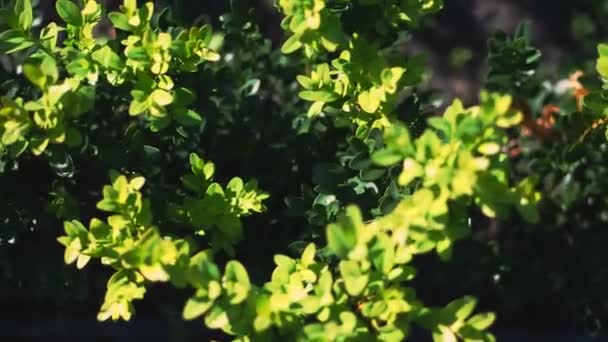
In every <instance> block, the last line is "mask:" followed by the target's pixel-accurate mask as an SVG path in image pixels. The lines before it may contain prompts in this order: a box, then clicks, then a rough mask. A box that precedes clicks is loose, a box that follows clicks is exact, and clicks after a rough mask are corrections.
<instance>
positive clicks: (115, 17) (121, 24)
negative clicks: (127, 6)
mask: <svg viewBox="0 0 608 342" xmlns="http://www.w3.org/2000/svg"><path fill="white" fill-rule="evenodd" d="M108 18H109V19H110V21H111V22H112V25H114V27H116V28H117V29H119V30H123V31H127V32H131V30H132V28H131V25H129V19H128V18H127V16H126V15H124V14H123V13H120V12H111V13H110V14H108Z"/></svg>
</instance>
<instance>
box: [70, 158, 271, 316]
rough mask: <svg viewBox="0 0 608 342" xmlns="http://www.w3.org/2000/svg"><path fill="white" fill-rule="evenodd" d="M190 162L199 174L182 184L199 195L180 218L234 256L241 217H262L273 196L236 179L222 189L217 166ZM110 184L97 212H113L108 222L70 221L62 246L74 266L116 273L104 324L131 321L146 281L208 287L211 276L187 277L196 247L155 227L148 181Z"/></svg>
mask: <svg viewBox="0 0 608 342" xmlns="http://www.w3.org/2000/svg"><path fill="white" fill-rule="evenodd" d="M190 163H191V168H192V172H193V174H192V175H188V176H184V177H183V178H182V181H183V183H184V185H185V186H186V187H187V188H188V189H189V190H190V191H192V192H194V193H195V194H196V197H190V196H186V197H184V199H183V204H176V205H175V206H174V208H173V211H174V212H175V213H176V214H175V218H176V219H177V220H179V221H181V222H182V223H183V224H185V225H187V226H189V227H190V228H191V229H192V230H193V231H194V232H193V233H195V234H197V235H209V238H208V240H209V241H208V244H209V245H210V247H212V248H213V249H225V250H227V251H229V252H232V251H233V249H232V248H233V247H232V246H233V245H234V244H235V243H236V242H237V241H238V240H239V239H240V238H241V234H242V232H241V230H242V228H241V222H240V217H242V216H246V215H249V214H251V213H253V212H261V211H263V210H264V209H265V208H264V205H263V204H262V201H263V200H264V199H265V198H267V197H268V195H267V194H265V193H263V192H261V191H259V190H257V188H256V185H255V182H248V183H247V184H243V181H242V180H241V179H240V178H238V177H237V178H233V179H232V180H231V181H230V182H229V183H228V185H227V186H226V190H224V189H223V188H222V186H221V185H220V184H218V183H214V182H212V181H213V174H214V166H213V163H210V162H208V163H205V162H204V161H203V160H202V159H200V157H198V156H197V155H196V154H192V155H191V156H190ZM110 178H111V181H112V184H111V185H108V186H105V187H104V189H103V196H104V197H103V199H102V200H101V201H100V202H99V203H97V208H98V209H99V210H101V211H104V212H107V213H110V214H111V215H110V216H108V217H107V219H106V222H104V221H102V220H100V219H97V218H93V219H92V220H91V222H90V224H89V228H88V229H87V228H86V227H85V226H84V225H83V224H82V223H80V222H79V221H77V220H72V221H66V222H65V224H64V228H65V233H66V235H65V236H62V237H60V238H59V242H60V243H61V244H63V245H64V246H65V247H66V249H65V255H64V259H65V262H66V263H67V264H71V263H73V262H76V266H77V267H78V268H79V269H80V268H83V267H84V266H86V264H87V263H88V262H89V260H90V259H91V258H96V259H100V260H101V262H102V263H103V264H104V265H108V266H110V267H112V268H114V270H115V273H114V275H113V276H112V277H111V278H110V280H109V281H108V291H107V293H106V298H105V301H104V304H103V306H102V308H101V311H100V313H99V316H98V318H99V319H100V320H106V319H108V318H110V317H111V318H112V319H114V320H116V319H118V318H123V319H126V320H128V319H130V318H131V315H132V312H133V306H132V304H131V302H132V301H133V300H135V299H142V298H143V295H144V293H145V288H144V286H143V283H144V281H146V280H147V281H151V282H155V281H168V280H171V281H172V283H173V284H174V285H175V286H177V287H183V286H184V285H185V284H186V283H187V282H188V281H194V282H200V281H205V280H204V279H206V275H205V274H190V273H189V272H190V271H189V267H190V266H189V265H190V263H191V262H192V260H197V258H196V257H193V256H192V255H191V254H192V251H193V250H194V248H195V245H194V244H193V242H192V241H188V240H185V239H180V238H176V237H171V236H163V235H161V233H162V232H161V231H160V230H159V229H158V228H157V227H155V226H154V225H153V217H152V213H153V211H152V208H151V205H150V201H149V200H148V199H145V198H143V196H142V194H141V192H140V189H141V188H142V187H143V186H144V183H145V178H144V177H141V176H136V177H132V178H131V179H127V177H126V176H124V175H120V174H118V173H112V174H111V175H110ZM191 259H192V260H191ZM235 263H236V261H235ZM239 267H240V268H242V266H240V265H239ZM199 277H201V278H202V279H199Z"/></svg>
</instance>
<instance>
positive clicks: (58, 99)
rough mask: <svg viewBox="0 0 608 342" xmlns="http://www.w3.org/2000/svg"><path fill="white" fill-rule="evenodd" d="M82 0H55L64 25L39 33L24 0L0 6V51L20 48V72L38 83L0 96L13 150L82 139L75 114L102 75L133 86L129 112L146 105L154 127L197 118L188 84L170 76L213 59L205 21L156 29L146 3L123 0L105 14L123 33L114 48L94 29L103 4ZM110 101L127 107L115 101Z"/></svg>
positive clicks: (5, 146) (91, 98) (90, 102)
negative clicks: (3, 26) (22, 92)
mask: <svg viewBox="0 0 608 342" xmlns="http://www.w3.org/2000/svg"><path fill="white" fill-rule="evenodd" d="M81 6H82V7H79V6H78V5H77V4H75V3H73V2H72V1H69V0H61V1H58V2H57V3H56V8H57V13H58V15H59V16H60V17H61V18H62V19H63V21H64V22H65V23H66V26H65V27H62V26H59V25H57V24H56V23H50V24H48V25H47V26H46V27H44V28H42V29H41V30H40V34H39V36H38V37H35V36H34V34H33V32H32V5H31V1H30V0H20V1H17V2H16V4H15V8H14V11H4V13H3V15H4V18H5V21H6V23H7V25H8V26H9V29H8V30H6V31H4V32H3V33H2V36H1V37H0V39H1V40H2V49H1V51H2V52H3V53H7V54H16V53H19V58H21V59H22V60H23V62H22V69H23V74H24V75H25V76H26V77H27V79H28V80H29V81H30V82H31V83H32V84H33V85H35V86H36V88H37V90H36V91H34V94H33V97H32V98H31V99H22V98H20V97H17V98H9V97H4V98H3V99H2V101H3V105H2V115H1V116H0V124H1V127H2V128H1V131H0V133H1V134H2V140H1V146H2V150H6V152H7V153H8V154H9V155H10V157H11V158H14V157H17V156H19V155H20V154H21V153H23V152H24V151H26V150H28V149H29V150H30V151H31V152H32V153H34V154H36V155H39V154H42V153H43V152H44V151H45V150H46V149H47V147H48V146H49V144H64V143H65V144H66V145H67V146H68V147H80V146H81V145H82V143H83V140H84V139H83V136H82V134H81V132H80V131H79V130H78V129H77V122H78V120H82V119H81V118H80V116H81V115H82V114H84V113H87V112H89V111H91V109H92V107H93V106H95V100H96V91H97V89H98V88H101V87H103V84H101V82H102V81H105V82H107V84H108V85H111V86H115V87H121V88H122V89H123V91H124V90H126V89H129V88H130V89H132V90H130V92H131V95H132V96H133V99H132V100H131V102H130V105H129V106H128V113H129V114H130V115H132V116H135V115H140V114H144V113H145V116H146V119H147V121H148V125H149V127H150V129H152V130H153V131H158V130H161V129H163V128H165V127H167V126H168V125H169V124H170V123H171V121H172V120H175V122H176V123H177V124H178V126H181V125H184V126H193V125H201V123H202V118H201V116H200V115H199V114H198V113H196V112H194V111H192V110H190V109H188V108H187V106H188V105H189V104H191V103H192V101H193V100H194V94H193V93H192V92H191V91H190V90H188V89H187V88H183V87H177V88H175V89H174V82H173V78H175V77H176V76H178V75H179V74H180V73H183V72H193V71H196V69H197V65H199V64H200V63H202V62H204V61H217V60H218V58H219V55H218V54H217V53H216V52H214V51H213V48H212V46H213V47H219V41H218V39H214V38H213V35H212V33H211V30H210V28H209V26H202V27H200V28H191V29H189V30H188V31H186V30H181V29H173V30H171V31H169V32H161V31H159V29H158V28H157V27H156V26H154V25H153V24H152V21H153V19H154V5H153V3H151V2H150V3H147V4H146V5H145V6H143V7H141V8H138V7H137V6H136V2H135V1H125V2H124V5H123V6H121V11H120V12H112V13H110V14H108V18H109V19H110V20H111V21H112V23H113V24H114V26H115V27H116V28H117V29H119V30H122V31H124V32H128V33H129V35H128V36H127V37H126V39H124V40H123V41H122V42H121V43H122V45H123V47H122V48H121V47H117V46H114V44H112V43H111V41H109V40H108V39H107V37H104V36H99V35H98V34H96V32H95V29H96V27H97V26H98V25H99V24H100V22H101V20H102V17H103V15H104V13H103V11H104V10H103V8H102V6H101V5H100V4H98V3H97V2H96V1H94V0H91V1H82V2H81ZM157 20H158V19H157ZM63 32H65V37H63V38H62V39H61V41H60V33H63ZM170 67H171V73H169V69H170ZM100 74H101V76H102V77H100ZM100 78H101V80H100ZM124 87H126V88H124ZM115 108H116V109H117V111H123V112H124V111H126V110H125V108H121V106H120V105H118V104H117V105H116V107H115ZM169 113H171V115H169Z"/></svg>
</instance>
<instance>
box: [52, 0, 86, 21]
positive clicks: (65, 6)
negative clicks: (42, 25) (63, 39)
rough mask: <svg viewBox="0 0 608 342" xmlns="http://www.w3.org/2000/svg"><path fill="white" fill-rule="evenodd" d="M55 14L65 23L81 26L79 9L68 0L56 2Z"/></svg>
mask: <svg viewBox="0 0 608 342" xmlns="http://www.w3.org/2000/svg"><path fill="white" fill-rule="evenodd" d="M55 8H56V9H57V14H59V16H60V17H61V19H63V21H65V22H66V23H68V24H70V25H73V26H82V15H81V14H80V8H79V7H78V6H77V5H76V4H75V3H73V2H72V1H70V0H57V3H56V4H55Z"/></svg>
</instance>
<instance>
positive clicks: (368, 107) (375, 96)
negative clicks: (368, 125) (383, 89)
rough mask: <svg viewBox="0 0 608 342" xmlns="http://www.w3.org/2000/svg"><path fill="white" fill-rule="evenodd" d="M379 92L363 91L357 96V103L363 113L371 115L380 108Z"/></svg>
mask: <svg viewBox="0 0 608 342" xmlns="http://www.w3.org/2000/svg"><path fill="white" fill-rule="evenodd" d="M380 101H381V99H380V92H379V91H376V90H373V89H372V90H369V91H364V92H361V93H360V94H359V96H357V102H358V103H359V106H361V109H363V111H365V112H367V113H370V114H373V113H375V112H376V111H377V110H378V107H380Z"/></svg>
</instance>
